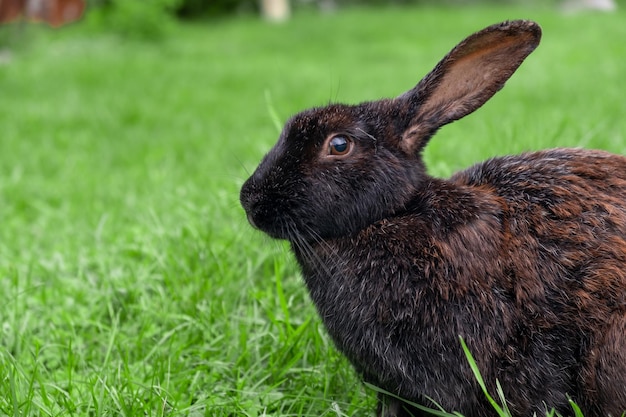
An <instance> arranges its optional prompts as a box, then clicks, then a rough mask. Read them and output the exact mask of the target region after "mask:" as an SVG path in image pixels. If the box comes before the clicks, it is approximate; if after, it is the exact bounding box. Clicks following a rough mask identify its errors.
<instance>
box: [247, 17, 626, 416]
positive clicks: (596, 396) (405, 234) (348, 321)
mask: <svg viewBox="0 0 626 417" xmlns="http://www.w3.org/2000/svg"><path fill="white" fill-rule="evenodd" d="M540 37H541V30H540V28H539V26H538V25H537V24H536V23H533V22H529V21H513V22H504V23H501V24H498V25H494V26H490V27H488V28H486V29H484V30H482V31H480V32H478V33H475V34H473V35H471V36H470V37H468V38H467V39H465V40H464V41H463V42H461V43H460V44H459V45H457V46H456V47H455V48H454V49H453V50H452V51H451V52H450V53H449V54H448V55H447V56H446V57H445V58H444V59H443V60H442V61H441V62H440V63H439V64H438V65H437V66H436V67H435V69H434V70H433V71H432V72H431V73H429V74H428V75H427V76H426V77H425V78H424V79H423V80H422V81H421V82H420V83H419V84H418V85H417V86H416V87H415V88H413V89H412V90H410V91H408V92H407V93H405V94H403V95H401V96H400V97H397V98H395V99H385V100H379V101H373V102H366V103H362V104H359V105H354V106H348V105H341V104H333V105H329V106H326V107H322V108H316V109H312V110H307V111H304V112H302V113H300V114H298V115H296V116H295V117H293V118H292V119H291V120H290V121H289V122H288V123H287V125H286V127H285V129H284V131H283V132H282V134H281V136H280V138H279V140H278V143H277V144H276V145H275V146H274V148H273V149H272V150H271V151H270V152H269V153H268V154H267V156H265V158H264V159H263V161H262V162H261V164H260V165H259V167H258V168H257V170H256V171H255V172H254V174H253V175H252V177H251V178H250V179H248V181H247V182H246V183H245V184H244V185H243V188H242V190H241V203H242V205H243V207H244V208H245V210H246V212H247V215H248V219H249V221H250V223H251V224H252V225H253V226H255V227H257V228H258V229H260V230H262V231H264V232H265V233H267V234H269V235H270V236H272V237H275V238H278V239H287V240H288V241H289V242H290V243H291V247H292V249H293V252H294V254H295V256H296V258H297V260H298V262H299V264H300V266H301V268H302V273H303V276H304V279H305V281H306V284H307V286H308V288H309V291H310V294H311V298H312V299H313V301H314V302H315V305H316V306H317V309H318V311H319V314H320V316H321V318H322V320H323V321H324V323H325V325H326V327H327V329H328V332H329V333H330V335H331V336H332V338H333V339H334V341H335V343H336V345H337V347H338V348H339V349H340V350H341V351H342V352H343V353H344V354H345V355H346V356H347V357H348V358H349V359H350V361H351V362H352V363H353V364H354V366H355V367H356V369H357V371H358V372H359V373H361V374H362V375H363V378H364V379H365V380H366V381H369V382H370V383H372V384H374V385H376V386H379V387H381V388H382V389H383V390H385V391H388V392H390V393H393V394H394V395H397V396H400V397H402V398H404V399H407V400H410V401H411V402H413V403H417V404H421V405H424V406H427V407H434V403H433V401H434V402H435V403H437V404H439V405H441V406H442V407H443V408H444V409H446V410H447V411H451V412H452V411H458V412H460V413H462V414H464V415H465V416H468V417H470V416H489V415H494V411H493V409H492V408H491V407H490V405H489V404H488V402H487V400H486V399H485V396H484V394H483V393H482V391H481V389H480V387H479V385H478V383H477V382H476V380H475V378H474V376H473V374H472V372H471V369H470V367H469V365H468V364H467V361H466V359H465V356H464V353H463V351H462V348H461V346H460V343H459V336H461V337H463V338H464V339H465V341H466V342H467V344H468V346H469V348H470V350H471V351H472V353H473V355H474V357H475V359H476V361H477V363H478V366H479V369H480V371H481V373H482V375H483V377H484V379H485V381H486V382H487V385H488V388H489V389H490V391H491V392H492V393H493V394H495V381H496V379H497V380H499V382H500V383H501V385H502V389H503V391H504V394H505V397H506V399H507V401H508V403H507V404H508V407H509V409H510V411H511V413H512V414H513V415H514V416H531V415H532V414H533V413H535V412H536V413H537V415H538V416H540V415H543V414H544V413H545V411H546V409H551V408H555V409H556V410H557V411H558V412H560V413H562V414H563V415H571V414H573V412H572V408H571V407H570V405H569V403H568V398H571V399H573V400H574V401H575V402H576V403H577V404H578V405H579V406H580V407H581V409H582V410H583V412H584V413H585V416H586V417H593V416H607V415H611V416H614V417H617V416H621V415H622V413H623V412H624V410H626V158H624V157H622V156H617V155H612V154H609V153H607V152H603V151H592V150H582V149H552V150H546V151H541V152H532V153H525V154H522V155H517V156H507V157H502V158H495V159H491V160H488V161H486V162H483V163H480V164H477V165H475V166H473V167H471V168H469V169H467V170H465V171H461V172H459V173H457V174H455V175H453V176H452V177H451V178H449V179H438V178H433V177H431V176H429V175H428V174H427V173H426V170H425V167H424V163H423V162H422V158H421V151H422V149H423V148H424V146H425V145H426V143H427V141H428V140H429V139H430V138H431V136H433V134H434V133H435V132H436V131H437V129H438V128H440V127H441V126H443V125H445V124H447V123H450V122H452V121H454V120H456V119H459V118H461V117H463V116H465V115H467V114H469V113H471V112H472V111H474V110H476V109H477V108H478V107H480V106H481V105H482V104H484V103H485V102H486V101H487V100H488V99H489V98H490V97H491V96H492V95H493V94H495V93H496V92H497V91H498V90H499V89H500V88H502V86H503V85H504V83H505V81H506V80H507V79H508V78H509V77H510V76H511V75H512V74H513V72H514V71H515V70H516V69H517V67H518V66H519V65H520V64H521V63H522V61H523V60H524V59H525V58H526V56H528V54H530V53H531V52H532V51H533V50H534V49H535V47H536V46H537V45H538V43H539V39H540ZM380 399H381V401H380V406H379V415H380V416H406V415H416V416H417V415H426V413H424V412H423V411H421V410H420V409H418V408H415V407H412V406H409V405H408V404H406V403H404V402H402V401H399V400H396V399H394V397H392V396H386V395H381V396H380Z"/></svg>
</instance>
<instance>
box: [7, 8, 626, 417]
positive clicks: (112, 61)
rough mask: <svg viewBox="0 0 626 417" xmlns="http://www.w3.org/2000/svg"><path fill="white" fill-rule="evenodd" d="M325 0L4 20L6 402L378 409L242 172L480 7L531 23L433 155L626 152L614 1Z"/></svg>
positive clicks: (441, 39) (469, 28)
mask: <svg viewBox="0 0 626 417" xmlns="http://www.w3.org/2000/svg"><path fill="white" fill-rule="evenodd" d="M328 4H329V3H324V4H321V3H316V2H313V1H311V2H304V1H298V2H296V1H294V2H292V4H291V6H292V9H291V12H292V13H291V17H290V18H289V19H288V20H286V21H283V22H282V23H278V24H277V23H271V22H268V21H267V20H265V19H262V18H261V17H260V14H259V10H260V8H259V5H258V4H257V3H256V2H250V1H247V2H246V1H241V2H237V1H226V0H221V1H209V2H200V1H191V0H188V1H173V0H160V1H135V0H117V1H114V0H110V1H101V2H95V1H94V2H93V3H90V4H89V8H88V10H87V12H86V14H85V16H84V17H83V19H81V20H80V21H78V22H76V23H73V24H70V25H67V26H63V27H61V28H58V29H51V28H49V27H47V26H46V25H43V24H30V23H28V24H27V23H24V22H22V23H17V22H15V23H11V24H7V25H4V26H0V132H1V133H0V370H1V371H0V415H9V416H30V415H36V416H75V415H79V416H82V415H85V416H108V415H115V416H118V415H124V416H140V415H141V416H145V415H151V416H152V415H168V416H172V415H173V416H182V415H184V416H198V415H204V416H239V415H245V416H262V415H264V416H286V415H292V416H305V415H311V416H313V415H315V416H320V415H322V416H324V415H327V416H344V415H363V416H365V415H371V414H372V409H373V404H374V403H373V401H374V397H375V394H374V393H373V392H372V391H371V390H370V389H369V388H367V387H364V386H363V385H362V384H361V383H360V382H359V379H358V377H357V375H355V374H354V372H353V371H352V369H351V367H350V366H349V365H348V363H347V362H346V361H345V359H343V358H342V357H341V355H339V354H338V353H337V352H336V351H335V350H334V348H333V346H332V343H331V342H330V340H329V339H328V336H327V335H326V333H325V331H324V329H323V326H322V325H321V323H320V322H319V319H318V317H317V315H316V312H315V309H314V307H313V306H312V305H311V302H310V300H309V299H308V295H307V292H306V289H305V288H304V286H303V283H302V282H301V280H300V277H299V272H298V269H297V267H296V265H295V263H294V261H293V259H292V258H291V255H290V254H289V251H288V248H287V246H286V245H285V244H284V243H283V242H276V241H272V240H270V239H269V238H266V237H264V236H262V235H261V234H260V233H259V232H256V231H254V230H252V228H251V227H250V226H249V225H248V224H247V221H246V218H245V214H244V213H243V210H242V209H241V208H240V206H239V202H238V193H239V188H240V186H241V184H242V183H243V181H244V180H245V179H246V177H247V176H248V175H249V174H250V173H251V172H252V171H253V170H254V168H255V166H256V164H257V163H258V162H259V160H260V159H261V157H262V156H263V154H264V153H266V152H267V151H268V150H269V149H270V147H271V146H272V144H273V143H274V142H275V140H276V138H277V136H278V133H279V129H280V125H281V124H282V122H284V121H285V120H286V119H287V118H288V117H290V116H291V115H293V114H294V113H296V112H298V111H300V110H302V109H304V108H307V107H312V106H320V105H325V104H327V103H329V102H347V103H358V102H360V101H364V100H373V99H378V98H381V97H392V96H395V95H397V94H400V93H402V92H403V91H405V90H407V89H409V88H411V87H412V86H413V85H415V84H416V83H417V82H418V81H419V79H420V78H421V77H422V76H423V75H424V74H426V73H427V72H428V71H429V70H430V69H431V68H432V67H433V66H434V65H435V64H436V63H437V61H438V60H439V59H440V58H441V57H443V55H444V54H445V53H447V51H448V50H449V49H450V48H452V47H453V46H454V45H455V44H456V43H457V42H459V41H460V40H461V39H462V38H464V37H465V36H467V35H469V34H470V33H472V32H474V31H476V30H479V29H481V28H483V27H485V26H487V25H490V24H493V23H496V22H498V21H501V20H505V19H515V18H527V19H534V20H536V21H537V22H539V24H541V26H542V27H543V31H544V38H543V41H542V44H541V45H540V46H539V48H538V49H537V51H536V52H535V53H533V54H532V55H531V56H530V57H529V58H528V59H527V61H526V62H525V63H524V64H523V65H522V66H521V68H520V69H519V71H518V72H517V73H516V74H515V75H514V76H513V77H512V78H511V80H510V81H509V82H508V84H507V86H506V88H505V89H504V90H503V91H501V92H500V93H498V94H497V95H496V96H495V97H494V98H493V99H492V100H491V101H490V102H489V103H487V104H486V105H485V106H484V107H483V108H481V109H480V110H478V111H477V112H476V113H474V114H472V115H470V116H468V117H467V118H465V119H463V120H461V121H458V122H456V123H454V124H452V125H450V126H446V127H445V128H443V129H442V131H441V132H440V133H439V134H438V135H437V136H436V137H435V138H434V139H433V140H432V142H431V143H430V144H429V146H428V147H427V149H426V153H425V160H426V163H427V165H428V167H429V171H430V172H431V173H432V174H433V175H437V176H448V175H450V174H451V173H453V172H454V171H456V170H459V169H463V168H464V167H467V166H470V165H471V164H474V163H476V162H478V161H480V160H483V159H485V158H489V157H493V156H496V155H502V154H507V153H514V152H521V151H525V150H532V149H540V148H547V147H555V146H584V147H590V148H602V149H606V150H609V151H612V152H616V153H622V154H625V153H626V137H625V125H624V115H625V114H626V100H624V87H623V85H624V81H623V80H624V75H625V74H626V59H625V58H626V42H624V39H626V24H625V22H626V15H625V14H624V10H623V8H620V7H618V8H617V10H616V11H613V12H610V13H608V12H599V11H593V10H583V9H580V8H578V9H577V8H576V7H573V6H572V7H570V6H569V5H567V7H566V6H565V5H563V4H562V3H557V2H531V3H527V2H524V3H522V2H517V3H512V2H461V1H459V2H446V4H441V3H439V2H408V1H406V2H393V3H388V2H382V1H371V2H367V3H363V2H359V3H357V2H356V1H350V2H347V3H343V2H342V1H340V0H337V1H336V2H335V3H334V4H332V5H331V6H332V7H328ZM618 6H619V4H618ZM449 411H453V410H449Z"/></svg>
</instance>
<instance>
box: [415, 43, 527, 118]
mask: <svg viewBox="0 0 626 417" xmlns="http://www.w3.org/2000/svg"><path fill="white" fill-rule="evenodd" d="M489 35H492V36H488V37H486V38H481V39H479V41H480V42H478V44H475V45H472V44H470V45H466V48H460V50H459V51H458V52H460V54H455V53H454V52H456V51H453V53H452V54H451V56H450V57H449V60H448V61H447V62H446V64H447V65H444V68H443V76H442V77H441V79H440V80H439V85H438V86H437V87H435V88H434V90H433V91H432V94H431V96H430V97H429V98H428V99H427V100H426V102H425V103H424V105H423V107H422V109H421V113H424V114H430V113H432V112H437V113H440V114H445V115H446V118H447V119H449V120H448V122H450V121H453V120H456V119H459V118H461V117H463V116H465V115H466V114H468V113H470V112H472V111H473V110H475V109H477V108H478V107H480V106H482V105H483V104H484V103H485V102H486V101H487V100H488V99H489V98H491V96H493V94H495V93H496V92H497V91H498V90H499V89H500V88H502V86H503V85H504V83H505V82H506V80H507V79H508V78H509V77H510V76H511V74H513V72H514V71H515V69H517V67H518V66H519V65H520V63H521V61H522V60H523V59H524V58H525V57H526V55H527V51H526V48H524V45H525V44H526V42H527V41H526V39H524V38H523V37H522V38H520V37H513V36H506V37H503V34H502V33H492V34H489ZM493 35H498V36H493ZM445 67H447V68H445Z"/></svg>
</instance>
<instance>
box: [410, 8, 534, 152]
mask: <svg viewBox="0 0 626 417" xmlns="http://www.w3.org/2000/svg"><path fill="white" fill-rule="evenodd" d="M540 39H541V28H540V27H539V25H538V24H536V23H535V22H531V21H526V20H516V21H511V22H503V23H500V24H497V25H493V26H489V27H487V28H485V29H483V30H481V31H480V32H477V33H474V34H473V35H471V36H469V37H468V38H466V39H465V40H463V41H462V42H461V43H459V44H458V45H457V46H456V47H454V49H452V51H450V53H448V55H446V56H445V57H444V58H443V59H442V60H441V61H440V62H439V63H438V64H437V66H436V67H435V68H434V69H433V70H432V71H431V72H430V73H429V74H428V75H426V76H425V77H424V78H423V79H422V81H420V82H419V84H417V86H415V87H414V88H413V89H411V90H409V91H408V92H406V93H404V94H403V95H402V96H400V97H398V100H400V102H401V103H402V104H401V105H402V106H403V107H404V108H405V110H406V111H407V113H406V114H407V116H408V117H407V119H409V122H408V126H407V128H406V130H405V132H404V134H403V137H402V143H401V146H402V148H403V149H404V150H405V151H407V152H410V153H414V152H419V151H420V150H421V149H422V147H423V146H424V145H425V144H426V142H427V140H428V139H429V138H430V137H431V136H432V135H433V134H434V133H435V132H436V131H437V129H438V128H440V127H441V126H443V125H445V124H447V123H450V122H452V121H454V120H457V119H460V118H461V117H463V116H466V115H468V114H469V113H471V112H473V111H474V110H476V109H478V108H479V107H480V106H482V105H483V104H484V103H485V102H486V101H487V100H489V99H490V98H491V97H492V96H493V95H494V94H495V93H496V92H497V91H498V90H500V89H501V88H502V87H503V86H504V83H505V82H506V80H508V79H509V77H510V76H511V75H512V74H513V73H514V72H515V70H516V69H517V68H518V67H519V66H520V64H521V63H522V61H524V59H525V58H526V57H527V56H528V55H529V54H530V53H531V52H532V51H533V50H534V49H535V48H536V47H537V45H538V44H539V40H540Z"/></svg>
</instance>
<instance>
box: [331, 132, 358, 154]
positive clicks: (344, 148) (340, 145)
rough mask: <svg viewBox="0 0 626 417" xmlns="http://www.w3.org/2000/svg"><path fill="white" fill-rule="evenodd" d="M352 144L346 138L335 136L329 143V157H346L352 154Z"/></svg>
mask: <svg viewBox="0 0 626 417" xmlns="http://www.w3.org/2000/svg"><path fill="white" fill-rule="evenodd" d="M351 145H352V142H350V140H349V139H348V138H347V137H345V136H334V137H333V138H332V139H331V140H330V142H329V143H328V154H329V155H337V156H341V155H346V154H347V153H348V152H350V148H351Z"/></svg>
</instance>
